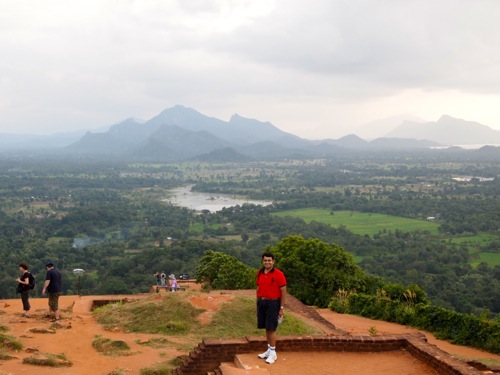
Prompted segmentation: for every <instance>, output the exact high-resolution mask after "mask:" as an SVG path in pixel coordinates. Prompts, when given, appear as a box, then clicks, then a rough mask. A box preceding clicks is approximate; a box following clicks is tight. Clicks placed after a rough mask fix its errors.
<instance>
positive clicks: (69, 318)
mask: <svg viewBox="0 0 500 375" xmlns="http://www.w3.org/2000/svg"><path fill="white" fill-rule="evenodd" d="M190 288H191V289H190V290H194V289H196V287H195V286H194V285H193V284H191V285H190ZM180 293H182V292H180ZM254 293H255V292H254V291H237V292H212V293H208V294H207V293H200V294H199V295H194V296H191V297H189V300H190V302H191V303H192V304H193V305H195V306H197V307H201V308H204V309H205V310H206V312H204V313H203V314H202V315H201V316H200V321H201V322H203V323H207V322H209V321H210V319H211V316H212V315H213V314H214V312H216V311H217V309H218V307H219V305H220V303H221V302H224V301H228V300H231V299H232V298H234V294H245V295H254ZM148 296H150V295H149V294H145V295H134V296H82V297H78V296H63V297H61V299H60V307H61V309H62V314H61V315H62V320H61V322H60V324H58V326H57V327H56V330H55V333H54V334H39V333H32V332H30V331H29V330H30V329H32V328H45V329H48V328H50V327H51V325H52V323H50V321H49V320H48V319H47V318H45V317H44V314H45V312H46V310H47V299H46V298H32V299H31V305H32V317H30V318H22V317H21V313H22V304H21V300H20V299H17V300H3V301H1V302H0V325H3V326H7V327H9V331H8V332H6V334H7V335H11V336H14V337H15V338H17V339H18V340H20V341H21V342H22V344H23V347H24V349H23V350H22V351H19V352H17V353H14V354H12V355H13V356H14V357H15V358H14V359H11V360H0V375H7V374H16V375H17V374H32V373H36V374H40V375H44V374H51V375H69V374H71V375H88V374H95V375H100V374H103V375H106V374H109V373H110V372H112V371H117V372H115V373H118V371H121V372H119V373H123V374H139V373H140V369H141V368H145V367H150V366H152V365H153V364H155V363H161V362H164V361H165V360H167V359H169V358H174V357H176V356H179V355H181V354H187V352H179V351H178V350H176V349H173V348H161V349H158V348H152V347H148V346H143V345H139V344H138V341H146V340H148V338H151V336H154V335H148V334H136V333H124V332H121V331H110V330H105V329H103V328H102V327H101V326H100V325H98V324H97V323H96V322H95V320H94V318H93V317H92V314H91V311H90V310H91V306H92V302H93V301H94V300H96V299H114V300H115V299H119V298H129V299H137V298H146V297H148ZM163 296H164V293H160V294H158V295H157V297H155V298H163ZM71 307H72V312H71V311H70V310H71ZM65 309H67V311H66V312H65V311H64V310H65ZM287 310H288V311H286V312H285V314H290V313H292V314H294V315H297V316H300V317H301V318H303V319H304V320H306V321H308V322H309V323H311V324H314V325H316V326H318V327H319V326H321V328H322V329H323V330H324V331H325V333H332V332H335V331H337V332H339V330H340V331H342V332H344V333H346V332H347V333H351V334H368V333H369V330H370V328H372V327H374V328H375V329H376V331H377V333H379V334H383V333H408V332H414V331H417V330H415V329H412V328H408V327H405V326H400V325H397V324H393V323H387V322H382V321H374V320H371V319H366V318H361V317H357V316H352V315H343V314H337V313H335V312H332V311H330V310H328V309H318V310H316V311H317V312H318V313H319V314H320V315H321V316H322V317H323V318H324V319H326V320H327V321H330V322H332V323H333V324H334V325H335V327H333V326H331V325H330V326H326V325H325V324H323V323H322V322H318V320H317V319H311V317H310V316H309V315H308V314H306V313H305V312H304V311H305V310H304V309H303V306H302V308H301V307H300V306H299V307H297V306H294V303H292V302H291V303H290V306H289V308H287ZM423 333H424V334H425V335H426V337H427V339H428V341H429V343H431V344H434V345H436V346H438V347H439V348H441V349H443V350H444V351H446V352H448V353H450V354H451V355H454V356H457V357H459V358H467V359H476V360H478V359H484V358H487V359H492V360H496V361H499V362H498V363H500V356H499V355H495V354H491V353H487V352H484V351H481V350H477V349H473V348H468V347H462V346H457V345H452V344H450V343H448V342H445V341H442V340H437V339H436V338H434V336H433V335H431V334H429V333H427V332H423ZM96 335H102V336H103V337H106V338H110V339H112V340H124V341H126V342H127V344H129V345H130V347H131V351H132V352H133V353H134V354H132V355H129V356H120V357H109V356H104V355H101V354H99V353H97V351H96V350H95V349H94V348H93V347H92V340H93V339H94V338H95V336H96ZM169 339H170V338H169ZM176 340H178V339H176V338H172V341H176ZM33 352H39V353H51V354H60V353H64V354H65V355H66V357H67V358H68V360H70V361H72V362H73V365H72V367H66V368H53V367H50V368H48V367H41V366H37V367H35V366H33V365H27V364H23V363H22V359H23V358H25V357H28V356H31V355H33ZM376 355H377V356H380V353H377V354H376ZM386 357H387V358H385V357H384V358H383V360H382V362H381V358H382V357H378V359H377V361H378V362H379V363H383V364H385V366H386V367H382V368H380V369H379V370H377V369H376V368H374V367H373V364H372V362H371V361H372V360H373V359H372V358H370V353H368V354H366V353H365V354H362V353H358V354H356V353H338V354H337V357H335V358H336V359H334V361H335V362H334V363H335V367H334V372H331V373H335V374H359V373H369V374H371V375H387V374H388V373H398V374H408V375H410V374H411V375H423V374H427V375H428V374H435V373H434V372H429V371H428V368H426V366H424V367H425V368H426V369H424V370H422V371H423V372H419V371H418V366H419V364H418V363H416V362H415V359H414V358H406V357H405V358H404V353H403V354H402V353H396V355H395V356H393V355H388V356H386ZM280 358H281V360H282V363H285V362H284V361H285V360H286V355H285V353H282V354H281V356H280ZM280 358H279V359H280ZM330 359H331V358H330ZM408 361H410V362H408ZM301 362H302V364H303V365H306V364H307V371H306V372H300V371H302V370H299V369H298V368H297V367H296V366H297V365H293V363H292V362H291V361H290V362H289V365H290V366H294V367H293V369H290V368H288V370H287V371H284V372H275V371H273V372H271V373H272V374H273V375H275V374H276V375H280V374H286V375H293V374H302V373H308V374H315V375H320V374H330V372H328V371H329V370H328V368H325V365H324V362H322V361H321V360H320V358H319V357H318V358H315V357H314V355H308V357H307V361H305V360H303V361H301ZM342 363H343V364H344V365H342ZM363 363H364V365H365V368H366V366H369V367H368V368H369V369H370V370H369V371H368V372H366V371H363V369H361V368H360V367H359V366H363ZM408 363H410V365H409V364H408ZM389 364H390V366H392V367H390V370H388V368H387V365H389ZM264 366H265V365H264ZM342 366H345V367H344V368H342ZM409 366H410V367H411V370H408V367H409ZM279 367H283V366H279ZM267 368H268V369H270V368H271V366H267ZM275 369H276V370H279V368H278V366H276V367H275ZM297 371H299V372H297ZM304 371H305V370H304ZM332 371H333V370H332Z"/></svg>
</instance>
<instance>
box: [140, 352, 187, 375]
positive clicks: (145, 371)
mask: <svg viewBox="0 0 500 375" xmlns="http://www.w3.org/2000/svg"><path fill="white" fill-rule="evenodd" d="M186 357H187V356H180V357H176V358H173V359H171V360H169V361H165V362H162V363H158V364H155V365H154V366H151V367H146V368H142V369H141V371H140V375H170V374H172V370H173V369H174V368H176V367H179V366H180V365H181V364H182V361H183V360H184V359H185V358H186Z"/></svg>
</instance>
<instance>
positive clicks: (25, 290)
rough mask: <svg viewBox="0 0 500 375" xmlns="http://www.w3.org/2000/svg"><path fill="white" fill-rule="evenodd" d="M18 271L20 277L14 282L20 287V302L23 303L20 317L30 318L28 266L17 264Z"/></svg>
mask: <svg viewBox="0 0 500 375" xmlns="http://www.w3.org/2000/svg"><path fill="white" fill-rule="evenodd" d="M19 271H20V272H21V277H18V278H17V279H16V281H17V282H18V283H19V286H20V289H19V290H20V293H21V301H22V302H23V310H24V313H23V315H22V317H24V318H29V317H30V310H31V306H30V289H31V288H30V273H29V271H28V265H27V264H26V263H19Z"/></svg>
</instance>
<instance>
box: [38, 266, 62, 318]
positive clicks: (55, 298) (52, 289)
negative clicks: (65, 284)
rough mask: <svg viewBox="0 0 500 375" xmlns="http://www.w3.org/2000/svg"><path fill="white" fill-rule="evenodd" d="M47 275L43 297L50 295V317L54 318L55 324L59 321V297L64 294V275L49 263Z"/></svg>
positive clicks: (46, 267)
mask: <svg viewBox="0 0 500 375" xmlns="http://www.w3.org/2000/svg"><path fill="white" fill-rule="evenodd" d="M45 269H46V270H47V274H46V276H45V283H44V284H43V290H42V295H45V294H46V293H48V294H49V316H52V314H53V318H52V321H53V322H57V321H58V320H59V296H60V295H61V292H62V275H61V273H60V272H59V271H58V270H56V269H55V266H54V263H52V262H47V264H45Z"/></svg>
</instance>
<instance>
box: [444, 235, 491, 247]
mask: <svg viewBox="0 0 500 375" xmlns="http://www.w3.org/2000/svg"><path fill="white" fill-rule="evenodd" d="M447 240H448V241H449V242H451V243H455V244H459V245H468V246H478V245H479V246H486V245H488V244H489V243H491V242H498V241H500V236H498V235H494V234H489V233H479V234H476V235H474V236H461V237H452V238H448V239H447Z"/></svg>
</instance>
